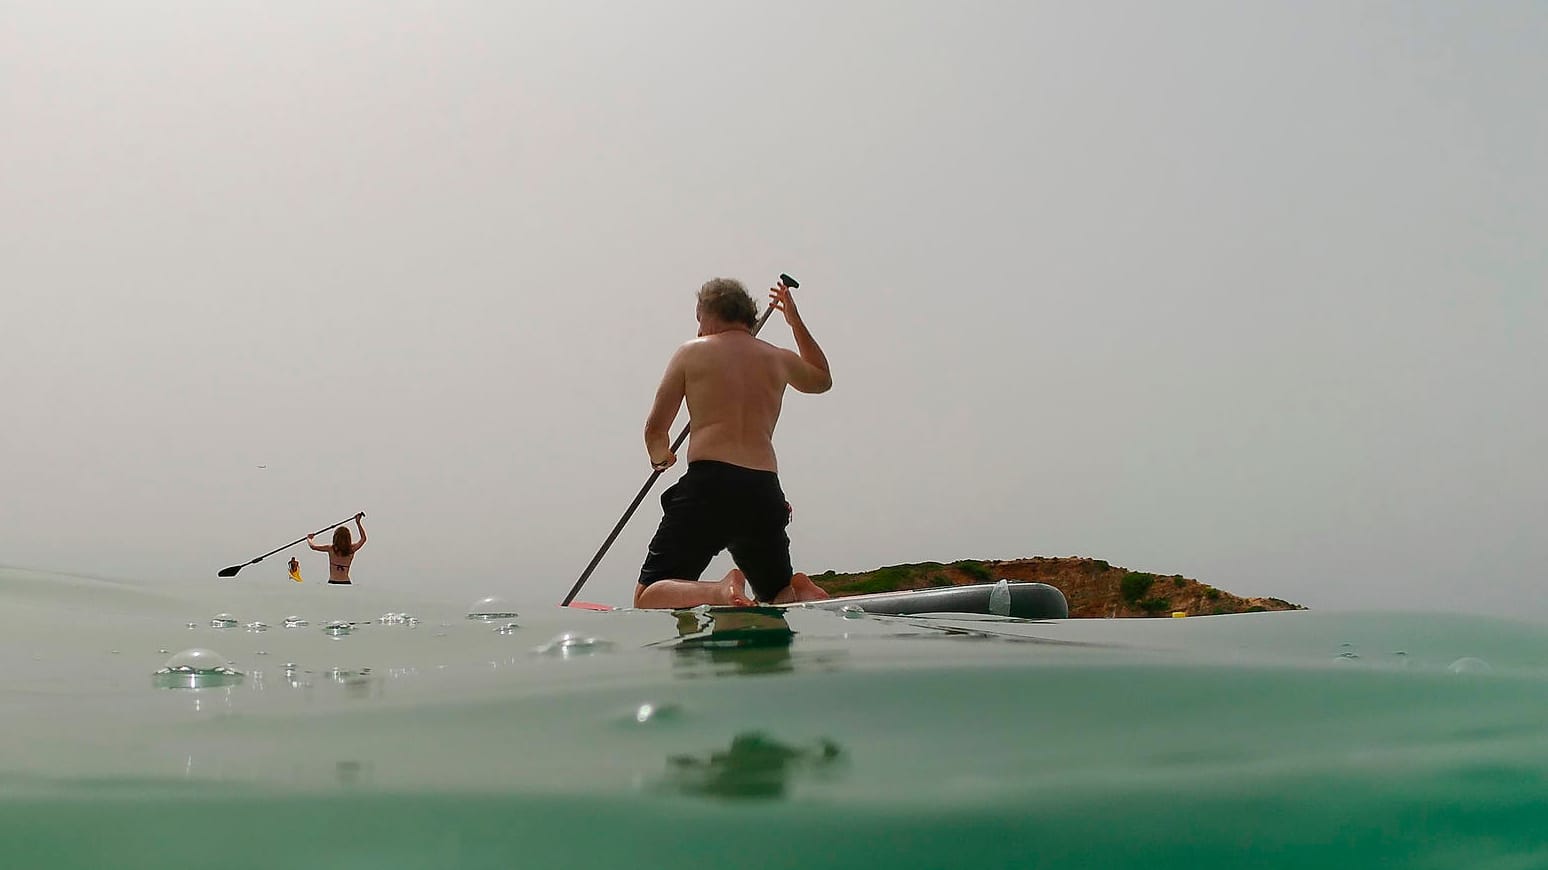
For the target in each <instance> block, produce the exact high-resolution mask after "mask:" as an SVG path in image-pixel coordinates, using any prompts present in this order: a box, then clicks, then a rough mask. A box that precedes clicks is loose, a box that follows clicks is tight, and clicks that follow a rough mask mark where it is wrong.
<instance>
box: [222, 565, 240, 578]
mask: <svg viewBox="0 0 1548 870" xmlns="http://www.w3.org/2000/svg"><path fill="white" fill-rule="evenodd" d="M240 570H242V566H241V565H232V566H231V567H230V568H222V569H220V574H218V575H216V576H219V577H235V576H236V572H238V571H240Z"/></svg>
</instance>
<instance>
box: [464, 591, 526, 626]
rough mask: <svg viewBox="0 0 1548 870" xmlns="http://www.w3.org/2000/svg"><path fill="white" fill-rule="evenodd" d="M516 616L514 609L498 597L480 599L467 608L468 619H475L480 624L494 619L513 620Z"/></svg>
mask: <svg viewBox="0 0 1548 870" xmlns="http://www.w3.org/2000/svg"><path fill="white" fill-rule="evenodd" d="M517 615H518V614H517V613H516V609H515V608H513V607H511V605H510V604H508V603H507V602H506V601H505V599H504V598H501V597H500V596H498V595H491V596H489V597H488V598H480V599H479V600H477V601H475V602H473V603H472V604H471V605H470V606H469V607H468V619H477V620H480V621H482V622H493V621H495V620H496V619H515V618H516V617H517Z"/></svg>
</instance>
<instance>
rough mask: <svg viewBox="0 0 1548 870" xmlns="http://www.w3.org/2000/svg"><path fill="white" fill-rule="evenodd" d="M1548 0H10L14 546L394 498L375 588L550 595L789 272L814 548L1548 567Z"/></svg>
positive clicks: (1346, 587)
mask: <svg viewBox="0 0 1548 870" xmlns="http://www.w3.org/2000/svg"><path fill="white" fill-rule="evenodd" d="M1545 45H1548V5H1544V4H1542V3H1537V2H1519V3H1513V2H1487V3H1469V4H1460V3H1450V2H1435V3H1400V4H1386V3H1381V4H1369V3H1353V2H1310V3H1303V2H1274V3H1268V2H1258V3H1237V2H1175V3H1164V4H1163V3H1148V2H1121V3H1118V2H1094V3H1092V2H1068V3H1030V2H1028V3H1021V2H1006V3H988V2H976V3H975V2H968V3H945V2H929V3H923V2H902V0H890V2H780V3H730V2H703V3H624V2H615V3H594V2H592V3H586V2H554V3H506V2H488V3H452V2H440V3H390V4H389V3H378V2H369V3H367V2H317V3H314V2H219V3H211V2H194V0H190V2H180V3H169V2H134V3H121V2H100V3H72V2H59V3H42V2H27V3H23V2H13V0H0V287H3V290H0V373H3V376H0V406H3V409H4V417H3V420H0V563H4V564H8V565H13V566H25V567H32V568H42V569H51V570H59V571H66V572H81V573H91V574H97V575H104V576H108V577H114V578H126V579H132V580H136V581H142V582H150V581H158V580H176V579H193V578H200V577H209V578H210V582H212V583H215V582H221V581H216V580H215V579H214V574H215V572H216V571H217V570H218V569H220V568H222V567H224V566H226V565H229V564H232V563H234V562H239V561H242V560H245V559H248V558H251V557H253V556H256V555H258V554H259V553H261V552H263V551H265V550H269V549H272V548H274V547H277V546H279V545H281V544H283V543H285V542H286V541H288V540H290V539H292V538H296V537H300V536H301V535H302V534H304V533H306V532H308V531H312V530H314V529H316V528H317V527H319V526H322V525H324V524H326V523H330V522H333V521H335V520H337V519H341V518H343V517H345V516H348V515H350V514H352V513H353V512H355V511H356V510H364V511H366V512H367V514H368V516H367V519H366V526H367V529H368V531H369V532H370V535H371V544H370V546H369V547H368V548H367V549H366V550H365V551H363V552H362V553H361V555H360V556H359V557H358V558H357V560H356V566H355V570H354V573H355V575H356V580H357V581H358V582H362V583H366V584H370V585H372V586H376V587H379V588H387V589H392V588H398V589H404V590H413V591H415V593H416V594H431V595H436V594H440V591H439V590H444V591H445V594H446V595H447V596H449V597H451V598H453V599H458V598H461V597H468V598H469V600H471V599H472V598H473V597H477V596H478V595H485V594H491V593H504V594H508V595H513V596H517V597H520V598H532V599H538V600H543V599H546V598H549V597H551V598H552V599H553V600H554V601H557V600H558V599H559V597H561V596H562V595H563V594H564V592H565V591H566V590H567V589H568V588H569V587H570V585H571V583H573V582H574V580H575V579H576V577H577V576H578V574H579V573H580V571H581V569H582V568H584V567H585V565H586V563H587V561H588V560H589V559H590V557H591V555H592V554H593V553H594V552H595V550H596V548H597V547H598V545H599V544H600V543H601V541H602V539H603V538H604V537H605V535H606V534H607V532H608V531H609V530H610V529H611V528H612V526H613V524H614V522H616V521H617V519H618V517H619V516H620V515H621V513H622V512H623V510H624V508H625V507H626V506H627V504H628V502H629V499H630V498H631V497H632V496H633V495H634V493H635V492H636V491H637V490H638V488H639V487H640V485H641V484H642V483H643V482H644V479H645V478H646V477H647V476H648V474H649V467H648V460H647V457H646V454H645V450H644V446H643V443H642V440H641V434H640V433H641V427H642V425H643V421H644V417H645V413H646V411H647V410H648V408H649V404H650V400H651V397H652V393H653V391H654V388H655V385H656V382H657V380H658V379H659V377H660V374H661V370H662V368H663V366H664V365H665V362H666V360H667V357H668V356H669V355H670V353H671V351H672V350H673V348H674V347H675V346H676V345H677V344H678V343H679V342H681V341H683V340H685V339H687V338H690V337H692V335H693V333H694V329H695V323H694V319H693V299H694V297H693V294H694V292H695V290H696V289H697V288H698V286H699V285H700V284H701V283H702V282H703V281H705V280H706V279H708V278H710V277H714V276H721V275H724V276H731V277H737V278H741V279H742V280H744V281H745V282H746V283H747V284H748V286H749V287H750V288H752V289H754V290H755V292H757V294H758V298H759V300H760V304H761V302H762V300H763V299H764V295H765V294H764V292H763V291H764V290H765V289H766V288H767V286H768V285H769V284H770V283H771V282H772V281H773V280H774V279H775V278H776V277H777V275H778V274H779V273H780V272H782V271H783V272H789V273H790V274H792V275H794V276H796V277H797V278H798V279H800V281H801V283H802V288H801V290H800V291H799V292H798V296H797V298H798V301H799V303H800V305H801V308H802V311H803V313H804V314H805V316H806V319H807V322H808V324H809V325H810V327H811V329H812V332H813V334H814V335H815V336H816V338H817V339H818V341H819V342H820V343H821V344H822V346H823V348H824V349H825V350H826V352H827V354H828V357H829V358H830V360H831V361H832V365H833V371H834V380H835V386H834V389H833V390H832V392H830V393H828V394H826V395H822V396H815V397H814V396H801V395H792V396H791V397H790V398H789V399H788V400H787V402H786V411H785V417H784V419H783V420H782V422H781V426H780V430H779V433H778V436H777V438H776V446H777V447H778V449H779V456H780V463H781V473H782V478H783V480H784V484H785V489H786V492H787V494H788V495H789V496H790V498H791V501H792V502H793V503H794V506H795V524H794V525H793V526H792V528H791V534H792V537H793V539H794V541H795V543H794V547H793V553H794V556H795V562H796V565H797V567H798V568H801V569H805V570H808V571H812V572H817V571H822V570H827V569H836V570H840V571H853V570H863V569H869V568H874V567H876V566H879V565H883V564H894V563H899V562H909V561H918V560H927V559H934V560H941V561H945V560H952V559H959V558H985V559H993V558H1006V559H1008V558H1016V557H1022V556H1033V555H1049V556H1062V555H1087V556H1092V557H1096V558H1101V559H1106V560H1108V561H1109V562H1112V563H1114V564H1118V565H1124V566H1128V567H1130V568H1133V569H1137V570H1147V571H1155V572H1159V573H1168V574H1170V573H1182V574H1186V575H1188V576H1190V577H1196V578H1198V579H1200V580H1202V581H1204V582H1207V583H1211V584H1214V585H1217V586H1220V587H1222V588H1224V589H1227V590H1229V591H1232V592H1236V593H1240V594H1247V595H1275V596H1280V597H1284V598H1288V599H1290V600H1292V601H1296V602H1299V603H1303V604H1307V605H1310V606H1312V607H1315V608H1320V609H1344V608H1365V607H1383V608H1403V609H1409V608H1447V609H1463V610H1469V611H1475V612H1486V613H1515V614H1520V615H1527V616H1535V617H1545V616H1548V604H1544V602H1545V600H1548V598H1545V596H1544V591H1543V590H1544V584H1545V583H1548V574H1545V571H1548V530H1545V525H1548V522H1545V520H1548V472H1545V461H1544V455H1545V448H1548V411H1545V408H1544V396H1545V395H1548V375H1545V365H1544V363H1545V352H1544V341H1545V338H1548V305H1545V292H1544V288H1545V278H1548V259H1545V254H1544V251H1545V249H1548V245H1545V233H1544V228H1545V227H1548V205H1545V203H1548V158H1545V156H1544V155H1545V154H1548V135H1545V134H1548V109H1545V108H1544V105H1545V101H1544V99H1543V87H1544V83H1545V82H1548V53H1545V52H1544V51H1543V47H1544V46H1545ZM765 337H766V338H768V339H770V340H772V341H774V342H776V343H780V344H784V345H785V346H792V342H791V339H790V333H789V330H788V328H786V327H785V325H784V324H783V322H782V321H781V320H780V319H779V318H778V317H776V318H775V319H774V320H772V321H771V322H770V324H769V327H768V329H767V330H766V332H765ZM678 425H681V420H680V421H679V424H678ZM676 428H677V427H676V426H674V430H675V429H676ZM260 465H266V466H267V468H259V467H258V466H260ZM678 473H680V468H679V469H674V470H673V472H671V473H670V479H675V477H676V475H677V474H678ZM658 494H659V489H658V491H657V492H656V493H653V494H652V496H651V497H650V498H649V499H648V500H647V501H646V503H645V506H644V507H643V508H642V509H641V511H640V512H639V513H638V514H637V515H636V516H635V518H634V520H633V521H632V522H631V523H630V525H629V526H628V527H627V529H626V530H625V532H624V534H623V535H622V536H621V537H620V538H619V540H618V542H617V543H616V544H615V545H614V546H613V548H612V550H611V551H610V553H609V555H608V557H607V559H606V560H605V561H604V562H603V563H602V565H601V567H600V568H599V570H598V572H597V574H596V575H595V576H594V577H593V578H592V580H591V581H590V582H589V583H588V585H587V587H586V589H585V590H584V591H583V592H582V595H581V597H582V598H587V599H591V600H599V601H608V602H614V603H622V602H626V601H627V600H628V597H629V595H630V594H631V592H632V588H633V584H634V581H635V578H636V576H637V573H638V570H639V564H640V561H641V559H642V557H643V555H644V549H645V544H646V542H647V541H648V539H649V537H650V534H651V533H652V532H653V530H654V527H655V524H656V522H657V521H658V520H659V517H660V508H659V504H658V502H657V501H656V496H657V495H658ZM304 555H305V557H306V558H303V563H304V565H305V566H306V568H305V570H306V571H307V572H308V573H309V578H308V579H309V580H319V581H320V580H322V579H324V574H323V571H324V570H325V569H324V565H323V561H322V559H321V557H319V556H314V555H313V554H310V553H306V554H304ZM283 564H284V560H283V557H275V558H274V559H272V560H269V561H266V562H264V563H263V564H261V565H257V566H253V567H251V568H248V569H246V570H245V571H244V572H243V573H242V574H241V575H240V577H241V582H286V581H284V580H283V573H284V568H283ZM727 565H728V563H727V562H726V561H725V560H724V558H722V560H721V561H718V562H717V563H716V564H715V566H714V567H715V568H716V569H718V570H717V573H716V576H718V573H719V571H723V570H724V568H725V567H726V566H727Z"/></svg>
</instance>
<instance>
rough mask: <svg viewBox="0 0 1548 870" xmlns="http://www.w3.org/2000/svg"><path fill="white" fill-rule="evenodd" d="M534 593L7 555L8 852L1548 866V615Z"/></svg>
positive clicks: (347, 861)
mask: <svg viewBox="0 0 1548 870" xmlns="http://www.w3.org/2000/svg"><path fill="white" fill-rule="evenodd" d="M498 592H499V590H497V589H492V590H491V594H498ZM507 603H508V604H511V608H510V609H511V610H514V611H515V612H517V613H518V614H519V615H518V616H516V617H512V618H505V617H501V618H496V619H491V620H470V619H467V618H466V613H467V612H468V610H469V609H470V605H471V602H464V601H435V600H426V601H401V600H391V599H389V598H386V597H382V596H380V595H374V594H372V593H370V592H369V591H367V590H364V589H349V590H339V589H327V588H324V587H319V586H315V585H310V584H304V585H300V586H296V585H278V584H243V583H238V582H233V583H227V584H219V585H217V584H213V583H212V584H210V585H206V586H199V587H180V588H166V587H150V586H144V587H141V586H135V585H133V584H107V583H101V582H98V581H89V580H84V579H81V578H64V577H57V576H52V575H39V574H30V573H27V572H17V571H5V570H0V607H3V608H4V611H3V612H4V613H5V614H6V619H7V621H8V623H9V625H10V630H8V631H7V632H5V633H4V635H3V636H0V654H3V656H4V661H5V662H6V663H7V665H8V667H7V669H6V671H5V675H4V677H3V678H0V714H3V718H4V723H5V736H4V738H3V744H0V745H3V747H4V748H3V751H0V856H3V860H4V866H6V867H17V868H25V867H39V868H76V867H80V868H87V867H91V868H96V867H126V868H138V867H146V868H151V867H157V868H165V867H207V866H208V867H216V866H218V867H230V868H247V867H253V868H257V867H287V868H310V867H318V868H322V867H329V868H338V867H371V868H398V867H512V866H522V867H614V866H631V867H679V866H706V865H707V864H712V863H723V864H726V865H727V866H738V867H741V866H746V867H792V868H795V867H801V868H813V867H819V868H820V867H869V866H879V867H949V866H957V865H970V866H975V867H1146V868H1156V867H1368V866H1382V867H1468V868H1523V867H1548V806H1545V804H1548V634H1545V632H1544V631H1543V627H1542V626H1539V625H1536V624H1531V623H1525V622H1511V621H1506V620H1498V619H1489V618H1482V617H1468V616H1452V615H1441V614H1429V615H1421V614H1323V613H1315V612H1303V613H1271V614H1251V615H1242V616H1227V617H1207V618H1190V619H1157V620H1090V621H1080V620H1066V621H1059V622H1043V623H1036V622H1018V621H1008V620H985V619H977V618H945V617H939V618H937V617H932V618H907V619H905V618H875V617H866V618H844V617H843V616H842V615H839V614H835V613H830V612H825V611H815V610H810V611H794V612H792V613H791V614H790V615H789V619H788V622H789V625H790V627H791V628H792V629H793V630H794V631H795V632H796V633H795V636H794V639H793V640H792V641H791V643H790V644H789V645H788V646H784V645H773V646H768V647H760V648H732V649H719V648H713V647H711V648H704V647H690V646H686V645H682V644H681V643H680V641H679V627H678V623H677V620H676V619H674V618H673V617H672V616H671V615H670V614H662V613H639V612H615V613H590V612H583V611H562V610H559V609H558V608H555V607H553V606H552V604H551V603H544V604H523V603H520V602H516V603H510V602H507ZM223 613H224V614H230V616H231V617H232V618H233V619H234V623H233V624H232V626H231V627H228V628H213V627H211V625H210V622H211V620H212V619H213V618H214V617H215V616H216V615H217V614H223ZM405 615H411V616H412V617H413V618H414V620H416V621H415V622H413V623H412V624H411V623H410V622H408V621H407V619H406V617H405ZM287 616H300V617H302V618H304V619H305V620H306V621H307V625H305V626H300V627H297V628H284V627H283V625H284V621H285V618H286V617H287ZM383 617H389V618H387V619H385V620H384V619H383ZM330 620H339V621H344V622H351V623H358V624H356V625H353V626H351V627H350V630H349V631H348V633H345V634H338V635H330V634H329V633H327V632H325V631H324V630H323V626H324V625H325V624H326V623H328V622H329V621H330ZM254 622H262V623H264V624H265V625H266V626H267V628H266V630H256V628H255V629H254V630H249V628H248V626H250V625H251V624H252V623H254ZM189 623H193V624H194V627H192V628H190V627H189ZM564 633H571V634H572V636H573V639H572V642H571V644H570V645H568V646H567V647H566V646H563V645H552V644H551V642H552V641H554V639H555V638H557V637H559V636H561V635H562V634H564ZM588 641H594V642H588ZM189 648H203V649H209V650H212V651H214V652H215V653H218V654H219V655H220V656H222V657H223V658H225V659H227V660H229V661H230V663H231V668H232V669H233V670H236V671H240V672H241V674H242V676H241V677H240V679H239V680H236V681H234V682H231V683H230V684H226V685H217V686H213V687H209V688H196V689H190V688H164V687H161V686H160V685H158V684H157V682H156V680H155V679H154V678H153V673H154V672H155V671H157V670H158V669H160V668H162V666H163V665H164V664H166V663H167V661H168V660H169V659H171V658H173V656H174V655H175V654H177V653H179V652H181V651H183V650H185V649H189ZM163 650H165V652H163ZM287 666H288V667H287Z"/></svg>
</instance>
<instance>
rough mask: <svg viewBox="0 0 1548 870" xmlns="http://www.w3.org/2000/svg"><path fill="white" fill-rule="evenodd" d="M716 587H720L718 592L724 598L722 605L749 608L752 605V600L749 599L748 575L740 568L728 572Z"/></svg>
mask: <svg viewBox="0 0 1548 870" xmlns="http://www.w3.org/2000/svg"><path fill="white" fill-rule="evenodd" d="M715 585H716V586H718V587H720V588H719V589H718V590H717V591H718V592H719V593H720V595H721V596H723V598H722V600H721V602H720V603H721V604H725V605H729V606H731V607H748V606H750V605H751V604H752V599H751V598H748V597H747V575H746V574H743V573H742V570H741V569H740V568H732V569H731V570H730V571H727V572H726V576H724V577H722V578H720V582H719V583H717V584H715Z"/></svg>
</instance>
